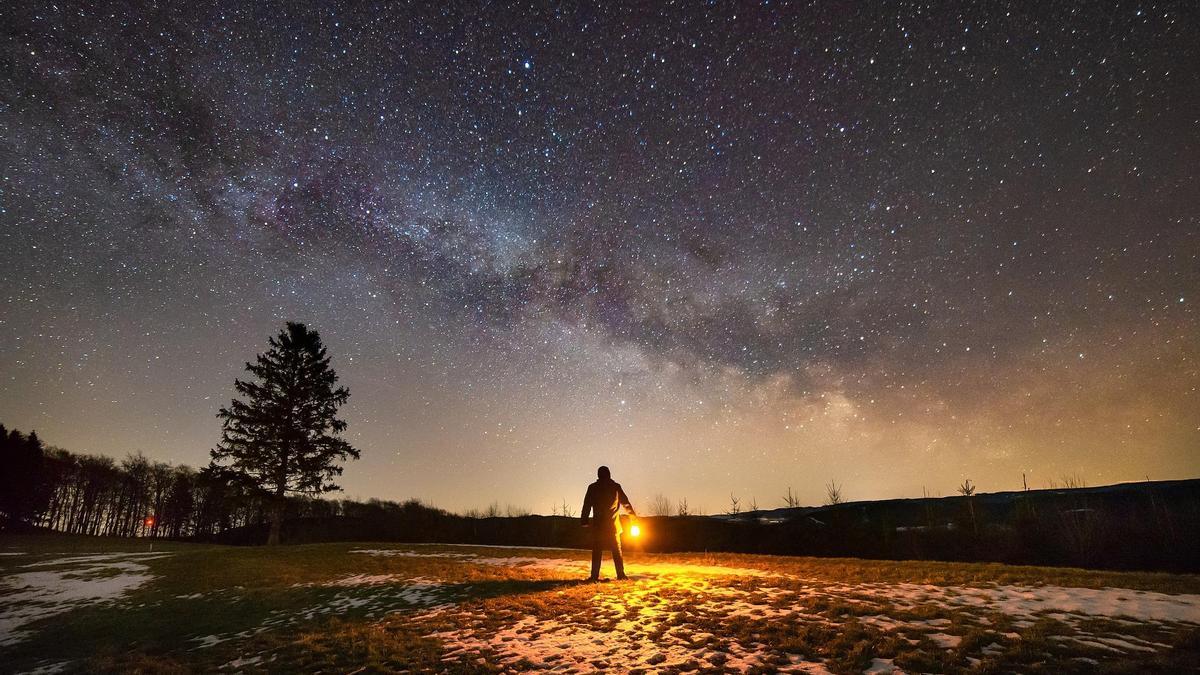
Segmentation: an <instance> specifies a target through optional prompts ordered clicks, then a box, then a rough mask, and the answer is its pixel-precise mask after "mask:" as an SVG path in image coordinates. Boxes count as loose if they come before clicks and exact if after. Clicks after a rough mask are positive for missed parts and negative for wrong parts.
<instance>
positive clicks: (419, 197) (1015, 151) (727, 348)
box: [0, 2, 1200, 512]
mask: <svg viewBox="0 0 1200 675" xmlns="http://www.w3.org/2000/svg"><path fill="white" fill-rule="evenodd" d="M13 4H14V5H20V6H6V7H5V8H4V9H2V10H0V26H3V28H2V30H3V38H2V40H3V42H2V45H0V46H2V49H3V51H2V54H3V59H4V61H5V62H6V64H7V65H6V67H5V68H4V70H3V72H2V73H0V131H2V134H0V149H2V154H0V190H2V192H0V264H2V268H0V303H3V305H2V306H3V316H2V318H0V421H2V422H3V423H5V424H6V425H8V426H10V427H17V428H21V429H25V430H28V429H31V428H32V429H37V430H38V431H39V433H40V434H41V435H42V436H43V437H45V438H46V439H47V440H48V441H49V442H50V443H52V444H56V445H60V446H63V447H67V448H69V449H72V450H76V451H86V452H99V453H106V454H112V455H116V456H123V455H124V454H126V453H128V452H134V451H141V452H144V453H145V454H147V455H148V456H151V457H154V458H158V459H163V460H166V461H171V462H176V463H188V464H192V465H199V464H203V463H204V462H205V461H206V457H207V451H208V449H209V448H210V447H212V445H213V444H215V442H216V441H217V439H218V436H219V423H218V422H217V421H216V419H215V417H214V414H215V411H216V409H217V408H218V407H219V406H220V405H222V404H223V403H225V402H227V400H228V399H229V398H230V397H231V396H232V382H233V378H234V377H236V376H238V375H239V370H240V368H241V366H242V364H243V363H244V362H245V361H246V360H248V359H250V358H252V357H253V355H254V354H255V353H256V352H257V351H261V350H262V349H263V347H264V345H265V341H266V337H267V336H268V335H270V334H271V333H273V332H275V331H277V330H278V329H279V328H280V327H281V326H282V323H283V322H284V321H285V320H301V321H305V322H308V323H310V324H311V325H313V326H314V327H315V328H317V329H318V330H320V331H321V333H322V335H323V336H324V338H325V340H326V342H327V344H328V345H329V347H330V350H331V353H332V354H333V356H334V366H335V368H337V370H338V372H339V373H340V374H341V376H342V380H343V382H344V383H345V384H346V385H347V386H348V387H349V388H350V390H351V400H350V404H349V405H348V407H347V408H346V409H345V413H346V417H347V419H348V420H349V422H350V424H351V426H350V440H351V441H352V442H353V443H354V444H355V445H356V446H358V447H359V448H360V449H361V450H362V453H363V459H362V460H361V461H360V462H357V463H354V464H351V465H350V466H349V467H348V468H347V470H346V473H345V476H344V481H343V485H344V486H345V487H346V489H347V491H348V492H349V493H350V494H352V495H359V496H379V497H385V498H403V497H407V496H420V497H423V498H426V499H429V500H431V501H433V502H435V503H438V504H440V505H443V506H446V507H450V508H464V507H468V506H481V505H486V504H487V503H489V502H491V501H499V502H500V503H506V502H507V503H513V504H515V505H521V506H525V507H529V508H532V509H534V510H535V511H543V512H544V511H548V510H549V509H550V506H551V504H553V503H555V502H558V501H560V500H562V499H566V500H567V501H569V502H572V503H574V502H576V501H578V499H579V496H580V495H579V494H577V493H580V492H581V489H582V486H583V485H584V484H585V483H586V482H587V480H588V479H589V478H590V476H591V474H592V472H593V471H594V467H595V465H597V464H599V463H602V462H605V463H608V464H610V465H611V466H612V467H613V470H614V475H615V476H616V477H617V478H618V480H622V481H623V482H624V483H625V486H626V488H627V489H628V491H629V492H630V494H631V495H632V496H633V497H634V501H635V504H636V503H638V501H639V500H646V499H648V498H649V497H650V496H651V495H652V494H654V493H663V494H665V495H666V496H668V497H670V498H672V499H675V498H680V497H686V498H688V499H689V501H690V503H691V504H692V505H693V507H695V506H699V507H702V508H704V509H706V510H708V511H710V512H711V511H719V510H722V509H724V508H725V506H726V504H727V502H728V501H729V494H730V493H733V494H736V495H738V496H739V497H741V499H742V500H743V502H749V501H750V500H751V499H756V500H757V502H758V505H759V506H776V505H778V503H779V495H781V494H783V493H784V492H785V491H786V490H787V488H788V487H792V488H794V489H795V490H796V491H797V492H799V493H800V494H801V496H802V501H805V502H818V501H820V499H821V497H822V495H823V493H824V488H823V485H824V484H825V483H826V482H828V481H829V480H831V479H834V480H837V481H839V482H841V483H842V484H843V485H844V492H846V493H847V496H848V497H850V498H876V497H890V496H913V495H920V494H921V493H922V490H925V491H927V492H929V493H931V494H945V493H950V492H952V491H953V488H954V486H955V485H957V484H958V483H959V482H960V481H961V480H962V479H963V478H971V479H972V480H973V481H974V482H975V483H977V484H978V485H980V487H981V489H982V490H985V491H988V490H997V489H1011V488H1014V487H1019V486H1020V485H1021V474H1022V473H1025V474H1027V479H1028V480H1029V482H1030V483H1031V484H1032V485H1034V486H1042V485H1046V484H1049V483H1050V482H1051V481H1054V480H1060V479H1061V477H1062V476H1064V475H1071V476H1077V477H1080V478H1082V479H1083V480H1085V481H1087V482H1089V483H1092V484H1098V483H1105V482H1113V481H1119V480H1135V479H1144V478H1145V477H1147V476H1149V477H1151V478H1175V477H1190V476H1196V475H1200V393H1198V391H1197V387H1198V386H1200V366H1198V365H1197V364H1198V361H1197V358H1198V356H1200V317H1198V315H1197V312H1196V311H1195V309H1194V308H1195V306H1196V301H1197V299H1198V298H1200V271H1198V270H1200V169H1198V167H1200V78H1198V77H1197V75H1196V72H1195V66H1196V64H1197V63H1200V41H1198V40H1197V39H1196V35H1198V34H1200V10H1197V8H1196V6H1195V5H1194V4H1193V3H1189V2H1180V3H1158V4H1153V3H1144V4H1136V3H1135V4H1124V3H1116V4H1114V3H1096V4H1094V5H1091V6H1087V5H1082V4H1079V3H1062V4H1060V3H1012V4H1008V5H1006V4H1005V3H999V2H997V3H970V4H965V3H964V4H955V5H946V6H944V7H941V8H937V7H926V6H924V5H923V4H920V3H808V4H792V5H789V4H786V3H774V2H771V3H761V4H755V5H750V4H739V3H722V4H701V3H682V4H679V5H667V4H662V5H659V4H658V3H643V4H640V5H639V8H633V9H628V8H626V9H622V8H619V7H618V6H616V5H612V4H608V3H606V4H605V5H604V7H602V8H596V7H592V8H588V7H584V6H580V5H574V4H566V5H557V6H548V7H540V8H539V7H530V6H522V7H520V8H510V7H508V6H507V5H504V4H496V5H487V6H484V7H482V8H481V7H476V6H474V4H473V3H464V4H462V5H453V4H447V3H430V6H428V7H421V6H419V5H417V6H401V5H399V4H391V3H388V4H372V5H368V4H366V3H346V4H345V5H344V6H339V5H335V4H332V3H284V4H280V5H273V4H272V5H268V4H266V3H232V2H231V3H221V4H216V5H214V4H210V3H204V2H195V3H187V4H181V5H177V6H158V7H156V6H152V5H148V4H146V5H142V4H118V5H111V6H104V7H95V6H93V5H91V4H90V3H89V4H75V3H59V4H49V3H44V2H32V3H13Z"/></svg>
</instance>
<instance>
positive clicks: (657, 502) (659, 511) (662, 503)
mask: <svg viewBox="0 0 1200 675" xmlns="http://www.w3.org/2000/svg"><path fill="white" fill-rule="evenodd" d="M671 512H672V505H671V500H670V499H667V498H666V497H664V496H663V495H662V493H661V492H660V493H659V494H656V495H654V500H653V501H651V502H650V515H652V516H669V515H671Z"/></svg>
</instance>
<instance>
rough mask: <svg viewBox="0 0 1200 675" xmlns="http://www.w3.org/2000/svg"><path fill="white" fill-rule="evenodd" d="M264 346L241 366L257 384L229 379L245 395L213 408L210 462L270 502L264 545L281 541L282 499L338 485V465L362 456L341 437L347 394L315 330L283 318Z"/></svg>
mask: <svg viewBox="0 0 1200 675" xmlns="http://www.w3.org/2000/svg"><path fill="white" fill-rule="evenodd" d="M269 344H270V349H268V350H267V352H266V353H265V354H259V355H258V359H257V361H256V362H255V363H247V364H246V370H247V371H249V372H250V373H251V374H252V375H254V377H255V379H256V381H253V382H250V381H243V380H234V389H236V390H237V392H238V394H240V395H241V396H243V397H244V398H245V400H244V401H242V400H239V399H236V398H235V399H233V402H232V403H231V404H230V405H229V407H228V408H221V410H220V412H218V413H217V417H218V418H220V419H221V420H222V429H221V443H220V444H219V446H218V447H217V448H216V449H214V450H213V451H212V453H211V454H212V463H211V464H212V466H213V467H214V468H215V469H216V470H218V471H221V472H222V473H223V474H224V475H226V476H228V477H229V478H231V479H233V480H234V481H236V482H238V483H241V484H244V485H246V486H248V487H251V488H252V489H254V490H257V491H259V492H260V493H262V494H264V495H265V496H267V497H268V498H269V499H270V500H271V533H270V536H269V537H268V539H267V544H268V545H273V544H278V543H279V533H280V528H281V524H282V522H283V511H284V505H285V503H286V499H287V496H288V495H289V494H307V495H315V494H321V493H324V492H332V491H334V490H338V489H339V488H338V486H337V485H335V484H334V483H333V482H332V479H333V478H334V477H335V476H339V475H341V473H342V467H341V466H339V465H338V463H337V462H338V461H345V460H346V458H347V457H352V458H354V459H358V456H359V455H358V450H355V449H354V448H353V447H351V446H350V444H349V443H347V442H346V441H345V440H343V439H341V438H339V437H338V436H339V435H340V434H341V433H342V432H344V431H345V430H346V422H344V421H343V420H341V419H338V417H337V410H338V408H339V407H340V406H341V405H343V404H344V403H345V402H346V401H347V400H348V399H349V398H350V391H349V390H348V389H346V388H345V387H336V388H335V385H336V384H337V374H336V373H335V372H334V371H333V369H332V368H330V367H329V360H330V359H329V356H328V355H327V354H326V350H325V346H324V345H323V344H321V337H320V335H319V334H318V333H317V332H316V331H314V330H309V329H308V327H306V326H305V325H304V324H302V323H293V322H288V324H287V328H286V329H284V330H283V331H281V332H280V333H279V335H278V336H276V337H273V338H270V339H269Z"/></svg>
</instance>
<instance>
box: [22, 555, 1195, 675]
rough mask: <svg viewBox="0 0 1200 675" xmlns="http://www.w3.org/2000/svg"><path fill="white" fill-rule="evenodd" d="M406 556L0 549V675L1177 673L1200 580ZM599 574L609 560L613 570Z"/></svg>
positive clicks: (662, 560)
mask: <svg viewBox="0 0 1200 675" xmlns="http://www.w3.org/2000/svg"><path fill="white" fill-rule="evenodd" d="M586 557H587V554H586V552H584V551H577V550H567V549H531V548H520V549H518V548H500V547H466V546H442V545H401V544H320V545H311V546H293V547H282V548H276V549H264V548H227V547H213V546H198V545H185V544H169V543H166V544H164V543H161V542H158V543H155V545H154V547H153V550H151V547H150V544H149V542H146V541H144V540H141V541H139V540H104V539H86V538H70V537H53V536H31V537H5V538H2V539H0V668H3V669H4V670H5V671H17V672H19V671H30V670H33V671H38V672H53V671H55V670H61V671H88V672H95V671H125V672H127V671H142V672H188V671H196V672H212V671H223V672H238V671H244V672H259V671H277V672H289V671H323V672H380V671H383V672H387V671H399V670H433V671H452V672H475V671H493V670H521V669H530V670H544V669H555V670H559V671H563V672H579V671H591V670H615V671H626V670H629V671H643V672H651V671H666V672H675V671H779V670H789V671H792V672H808V673H823V672H833V673H852V672H854V673H856V672H891V671H893V670H895V671H903V672H963V671H965V672H1011V671H1014V670H1015V671H1020V672H1064V671H1068V672H1075V671H1078V672H1092V671H1099V672H1131V673H1132V672H1147V671H1161V672H1179V671H1194V670H1195V669H1196V668H1197V667H1198V665H1200V578H1198V577H1195V576H1186V575H1167V574H1127V573H1109V572H1089V571H1084V570H1075V569H1056V568H1029V567H1008V566H1002V565H984V564H949V563H924V562H911V563H889V562H877V561H862V560H851V559H815V558H776V557H765V556H749V555H703V554H680V555H650V554H637V553H634V554H631V556H630V558H631V562H630V565H629V573H630V576H631V577H632V580H631V581H629V582H609V583H601V584H590V583H584V582H581V581H580V580H581V579H582V578H583V577H585V576H586V574H587V562H586V560H585V558H586ZM606 573H607V575H608V576H610V577H611V575H612V572H611V564H610V563H607V562H606Z"/></svg>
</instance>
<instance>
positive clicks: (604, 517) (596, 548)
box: [581, 466, 637, 581]
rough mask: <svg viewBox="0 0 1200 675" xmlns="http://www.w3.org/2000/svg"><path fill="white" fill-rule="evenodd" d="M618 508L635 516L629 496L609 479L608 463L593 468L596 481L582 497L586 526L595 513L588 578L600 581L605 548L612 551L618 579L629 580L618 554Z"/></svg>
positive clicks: (619, 543) (619, 527) (619, 530)
mask: <svg viewBox="0 0 1200 675" xmlns="http://www.w3.org/2000/svg"><path fill="white" fill-rule="evenodd" d="M621 507H624V508H625V511H626V513H628V514H629V515H631V516H632V517H634V518H637V513H636V512H635V511H634V510H633V505H632V504H630V503H629V497H627V496H625V491H624V490H622V489H621V484H620V483H617V482H616V481H614V480H613V479H612V474H611V473H610V472H609V470H608V467H607V466H602V467H600V468H599V469H597V470H596V482H594V483H592V484H591V485H589V486H588V488H587V494H586V495H585V496H584V498H583V514H582V516H581V520H582V522H583V526H584V527H587V526H588V514H590V513H592V512H593V511H594V512H595V517H593V518H592V519H591V520H592V523H591V524H592V576H591V577H589V579H588V580H589V581H599V580H600V561H601V559H602V558H603V557H604V550H605V549H608V550H610V551H612V559H613V566H614V567H616V568H617V579H628V578H629V577H627V576H625V560H624V559H623V558H622V557H621Z"/></svg>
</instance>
